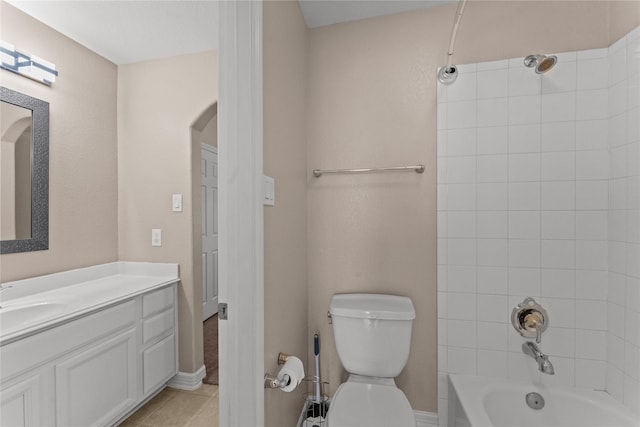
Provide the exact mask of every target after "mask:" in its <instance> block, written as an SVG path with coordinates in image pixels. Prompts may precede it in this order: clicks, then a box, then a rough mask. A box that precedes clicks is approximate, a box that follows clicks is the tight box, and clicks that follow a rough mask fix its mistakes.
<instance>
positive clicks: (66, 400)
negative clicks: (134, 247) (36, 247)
mask: <svg viewBox="0 0 640 427" xmlns="http://www.w3.org/2000/svg"><path fill="white" fill-rule="evenodd" d="M178 281H179V278H178V265H177V264H155V263H129V262H116V263H110V264H104V265H99V266H95V267H89V268H83V269H79V270H72V271H68V272H63V273H57V274H52V275H48V276H42V277H37V278H33V279H26V280H21V281H18V282H12V283H6V284H3V285H2V286H3V288H4V289H3V292H2V299H1V300H0V301H1V302H0V305H1V306H2V308H0V376H1V379H0V405H1V406H0V425H3V426H5V425H6V426H60V427H67V426H110V425H113V424H115V423H117V422H118V421H119V420H121V419H122V418H123V417H124V416H126V415H127V414H129V413H130V412H131V411H132V410H133V409H135V408H136V407H138V406H139V405H141V404H142V403H144V402H145V401H146V400H148V399H149V398H150V397H152V396H153V395H154V394H156V393H157V392H158V391H159V390H161V389H162V388H163V387H164V386H165V385H166V383H167V382H168V381H169V380H170V379H171V378H172V377H173V376H174V375H175V374H176V373H177V368H178V352H177V343H178V338H177V283H178Z"/></svg>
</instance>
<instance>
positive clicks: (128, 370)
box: [55, 329, 137, 427]
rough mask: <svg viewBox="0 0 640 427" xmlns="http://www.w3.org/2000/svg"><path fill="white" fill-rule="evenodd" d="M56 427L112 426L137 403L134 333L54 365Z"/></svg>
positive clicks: (108, 341) (94, 345) (107, 341)
mask: <svg viewBox="0 0 640 427" xmlns="http://www.w3.org/2000/svg"><path fill="white" fill-rule="evenodd" d="M55 375H56V398H57V402H56V420H57V425H58V426H65V427H74V426H78V427H80V426H82V427H88V426H103V425H108V424H111V423H112V422H113V421H115V419H117V418H118V417H120V416H121V415H122V413H123V412H126V410H127V409H129V408H130V407H132V406H133V405H134V404H135V402H136V392H137V390H136V388H137V380H136V378H137V363H136V331H135V329H129V330H127V331H125V332H122V333H120V334H118V335H116V336H114V337H112V338H109V339H106V340H105V341H102V342H100V343H97V344H93V345H91V346H89V347H88V348H86V349H84V350H81V351H79V352H77V353H76V354H74V355H72V356H71V357H69V358H66V359H65V360H64V361H62V362H60V363H59V364H56V366H55Z"/></svg>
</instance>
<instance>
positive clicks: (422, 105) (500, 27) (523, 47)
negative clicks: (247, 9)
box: [307, 1, 635, 412]
mask: <svg viewBox="0 0 640 427" xmlns="http://www.w3.org/2000/svg"><path fill="white" fill-rule="evenodd" d="M618 7H619V6H618V5H615V6H613V5H612V6H611V9H612V10H613V9H616V13H618V12H617V8H618ZM633 7H635V6H632V7H631V8H633ZM609 8H610V5H609V3H608V2H597V1H586V2H580V1H575V2H574V1H571V2H555V1H554V2H521V1H518V2H503V1H496V2H484V1H473V2H469V3H468V5H467V8H466V9H465V13H464V17H463V18H462V21H461V26H460V30H459V33H458V38H457V41H456V49H455V56H454V63H458V64H461V63H469V62H479V61H489V60H497V59H504V58H510V57H518V56H522V57H524V56H526V55H528V54H531V53H538V52H541V53H547V52H562V51H569V50H580V49H587V48H597V47H606V46H608V43H609V37H610V34H609V23H608V19H607V17H608V16H609ZM454 12H455V6H445V7H439V8H433V9H429V10H423V11H418V12H410V13H406V14H400V15H395V16H390V17H382V18H374V19H368V20H363V21H358V22H353V23H346V24H340V25H335V26H330V27H324V28H318V29H314V30H311V31H310V51H309V86H308V87H309V89H308V106H307V144H308V157H307V159H308V169H313V168H343V167H344V168H353V167H368V166H380V165H382V166H386V165H411V164H415V163H424V164H426V167H427V170H426V172H425V173H424V174H423V175H417V174H414V173H404V174H386V175H382V174H380V175H367V176H357V177H356V176H323V177H321V178H319V179H314V178H309V187H308V191H309V193H308V215H309V234H308V239H309V244H308V260H309V296H308V301H309V303H308V306H309V331H310V332H311V331H314V330H319V331H320V332H321V334H322V337H323V349H322V359H323V362H324V363H323V376H324V378H325V379H327V380H329V381H330V383H331V385H330V387H329V389H330V391H331V393H333V392H335V390H336V388H337V386H338V385H339V384H340V382H341V381H342V380H344V379H345V378H346V376H345V374H344V371H343V369H342V367H341V365H340V362H339V360H338V358H337V355H336V353H335V348H334V343H333V336H332V333H331V327H330V326H329V325H327V322H326V312H327V309H328V305H329V301H330V297H331V295H332V294H333V293H336V292H354V291H367V292H388V293H392V294H402V295H408V296H410V297H411V298H412V299H413V302H414V304H415V306H416V311H417V318H416V321H415V322H414V331H413V341H412V351H411V356H410V358H409V362H408V364H407V367H406V369H405V370H404V372H403V373H402V374H401V375H400V377H399V379H398V385H399V386H400V387H401V388H402V389H403V390H404V391H405V393H406V394H407V396H408V398H409V400H410V402H411V404H412V406H413V408H414V409H415V410H422V411H431V412H435V411H436V409H437V408H436V406H437V395H436V382H437V380H436V343H437V342H436V232H435V226H436V219H435V218H436V165H435V159H436V151H435V150H436V81H435V77H436V69H437V68H438V67H439V66H440V65H443V62H444V59H445V53H446V49H447V47H448V44H449V35H450V31H451V25H452V21H453V16H454ZM620 14H621V15H624V13H623V12H620ZM307 175H308V174H307Z"/></svg>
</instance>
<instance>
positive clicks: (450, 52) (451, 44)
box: [446, 0, 467, 71]
mask: <svg viewBox="0 0 640 427" xmlns="http://www.w3.org/2000/svg"><path fill="white" fill-rule="evenodd" d="M466 4H467V0H460V1H459V2H458V9H457V10H456V16H455V18H454V20H453V28H452V29H451V40H450V41H449V50H448V51H447V65H446V70H447V71H448V70H450V69H451V62H452V60H451V58H452V56H453V48H454V45H455V44H456V35H457V34H458V26H459V25H460V19H461V18H462V13H463V12H464V7H465V5H466Z"/></svg>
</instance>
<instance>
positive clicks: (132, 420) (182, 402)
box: [120, 384, 218, 427]
mask: <svg viewBox="0 0 640 427" xmlns="http://www.w3.org/2000/svg"><path fill="white" fill-rule="evenodd" d="M217 425H218V386H216V385H210V384H203V385H202V387H200V388H199V389H198V390H194V391H185V390H177V389H173V388H168V387H167V388H165V389H164V390H162V391H161V392H160V393H159V394H158V395H157V396H155V397H154V398H153V399H151V400H150V401H149V402H147V404H146V405H144V406H143V407H142V408H140V409H138V410H137V411H136V412H134V413H133V414H132V415H131V416H130V417H129V418H127V419H126V420H125V421H124V422H123V423H122V424H120V427H205V426H206V427H216V426H217Z"/></svg>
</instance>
